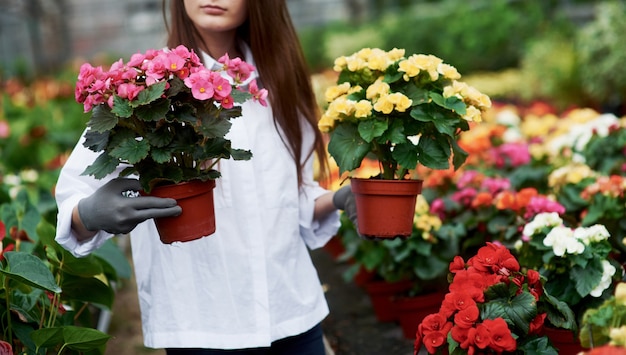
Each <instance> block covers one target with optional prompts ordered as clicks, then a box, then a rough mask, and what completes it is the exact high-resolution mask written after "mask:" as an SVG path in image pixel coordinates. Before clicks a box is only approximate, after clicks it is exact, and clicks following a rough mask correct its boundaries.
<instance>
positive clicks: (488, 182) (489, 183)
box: [481, 177, 511, 195]
mask: <svg viewBox="0 0 626 355" xmlns="http://www.w3.org/2000/svg"><path fill="white" fill-rule="evenodd" d="M481 187H482V188H483V189H486V190H487V191H489V192H490V193H491V194H492V195H496V194H497V193H498V192H500V191H504V190H508V189H509V188H510V187H511V181H510V180H509V179H507V178H490V177H486V178H485V180H483V183H482V186H481Z"/></svg>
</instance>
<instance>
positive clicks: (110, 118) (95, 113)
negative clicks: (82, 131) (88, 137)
mask: <svg viewBox="0 0 626 355" xmlns="http://www.w3.org/2000/svg"><path fill="white" fill-rule="evenodd" d="M117 115H118V116H122V115H120V114H117ZM129 116H130V115H129ZM122 117H123V116H122ZM117 122H118V118H117V116H116V115H115V114H114V113H113V112H111V110H109V108H108V107H107V106H105V104H102V105H98V106H96V107H94V108H93V110H92V111H91V119H90V120H89V122H88V123H87V126H88V127H90V128H91V129H92V130H94V131H96V132H106V131H109V130H111V129H113V128H114V127H115V126H116V125H117Z"/></svg>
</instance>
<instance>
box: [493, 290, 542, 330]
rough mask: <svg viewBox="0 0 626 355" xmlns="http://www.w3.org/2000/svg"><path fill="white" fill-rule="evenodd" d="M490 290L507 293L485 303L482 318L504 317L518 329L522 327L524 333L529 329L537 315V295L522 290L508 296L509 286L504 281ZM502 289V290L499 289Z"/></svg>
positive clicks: (500, 293)
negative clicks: (512, 295) (511, 296)
mask: <svg viewBox="0 0 626 355" xmlns="http://www.w3.org/2000/svg"><path fill="white" fill-rule="evenodd" d="M490 289H492V290H490V291H492V292H495V293H497V294H499V295H502V294H504V295H506V297H500V298H496V299H491V300H490V301H489V302H486V303H485V307H484V309H483V310H482V312H481V318H482V319H495V318H498V317H501V318H503V319H504V320H505V321H506V322H507V323H508V324H511V325H513V326H514V327H515V328H516V329H520V331H521V332H522V333H523V334H527V333H528V331H529V325H530V323H531V322H532V320H533V319H534V318H535V316H537V303H536V301H535V297H534V296H533V295H531V294H530V293H529V292H522V293H520V294H519V295H516V296H514V297H513V298H512V299H509V298H508V292H509V291H508V286H507V285H506V284H504V283H500V284H496V285H494V286H492V287H490ZM498 289H500V290H498Z"/></svg>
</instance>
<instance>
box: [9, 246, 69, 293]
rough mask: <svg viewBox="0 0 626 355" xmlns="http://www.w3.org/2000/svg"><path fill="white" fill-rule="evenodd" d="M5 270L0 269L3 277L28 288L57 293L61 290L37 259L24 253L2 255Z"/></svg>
mask: <svg viewBox="0 0 626 355" xmlns="http://www.w3.org/2000/svg"><path fill="white" fill-rule="evenodd" d="M4 256H5V258H6V260H7V268H6V269H0V272H2V273H3V274H4V275H6V276H7V277H9V278H12V279H14V280H17V281H19V282H22V283H24V284H27V285H29V286H32V287H35V288H39V289H42V290H48V291H50V292H54V293H59V292H61V288H60V287H59V285H57V283H56V281H55V280H54V275H52V272H50V270H49V269H48V267H47V266H46V264H44V262H43V261H42V260H41V259H39V258H38V257H36V256H34V255H32V254H29V253H26V252H17V251H11V252H6V253H5V254H4Z"/></svg>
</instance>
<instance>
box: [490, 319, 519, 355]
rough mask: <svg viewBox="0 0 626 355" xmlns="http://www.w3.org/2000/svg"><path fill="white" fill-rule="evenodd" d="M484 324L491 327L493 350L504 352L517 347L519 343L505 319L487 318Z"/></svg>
mask: <svg viewBox="0 0 626 355" xmlns="http://www.w3.org/2000/svg"><path fill="white" fill-rule="evenodd" d="M482 324H483V325H484V326H485V327H486V328H487V329H489V334H490V336H491V343H490V347H491V348H492V349H493V350H495V351H496V352H503V351H514V350H515V349H516V348H517V343H516V342H515V339H514V338H513V335H511V331H510V330H509V327H508V325H507V324H506V321H505V320H504V319H502V318H496V319H485V320H484V321H483V323H482Z"/></svg>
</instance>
